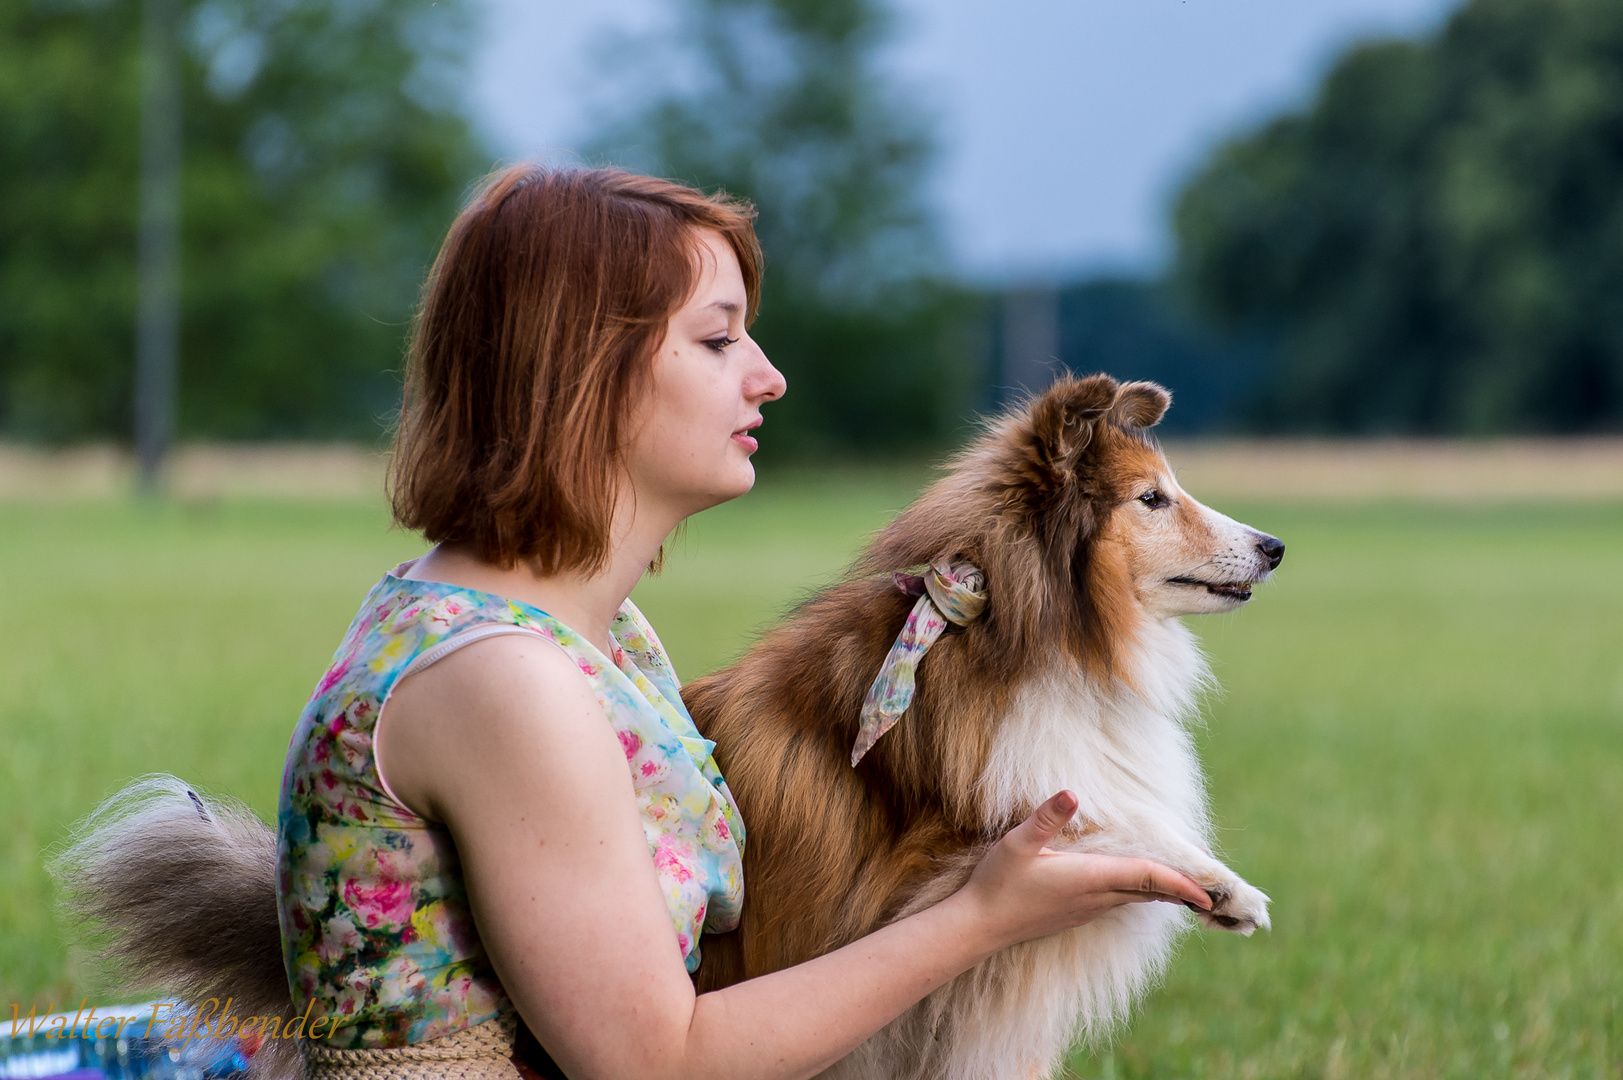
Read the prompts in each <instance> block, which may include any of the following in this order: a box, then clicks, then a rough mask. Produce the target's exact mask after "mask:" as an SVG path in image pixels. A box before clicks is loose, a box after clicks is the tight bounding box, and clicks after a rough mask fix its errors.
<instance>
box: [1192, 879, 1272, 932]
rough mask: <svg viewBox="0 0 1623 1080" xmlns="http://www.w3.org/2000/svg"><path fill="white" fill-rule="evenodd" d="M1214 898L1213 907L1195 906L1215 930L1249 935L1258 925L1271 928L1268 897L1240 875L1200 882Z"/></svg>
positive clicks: (1203, 918)
mask: <svg viewBox="0 0 1623 1080" xmlns="http://www.w3.org/2000/svg"><path fill="white" fill-rule="evenodd" d="M1198 884H1199V885H1200V887H1201V888H1203V889H1205V890H1206V895H1207V896H1210V897H1211V898H1212V909H1211V910H1210V911H1201V910H1199V909H1198V908H1197V909H1194V911H1195V914H1196V915H1199V916H1200V921H1201V922H1203V923H1205V924H1206V925H1207V926H1209V927H1211V928H1212V929H1214V930H1232V931H1234V932H1235V933H1237V934H1245V935H1247V936H1250V934H1251V932H1252V931H1253V930H1255V929H1257V927H1259V926H1260V927H1262V928H1263V929H1264V930H1266V929H1268V897H1267V896H1266V895H1264V894H1263V892H1262V890H1261V889H1258V888H1254V887H1253V886H1251V885H1248V884H1246V883H1245V882H1244V881H1241V880H1240V879H1239V878H1230V879H1228V880H1225V881H1216V882H1207V881H1200V882H1198Z"/></svg>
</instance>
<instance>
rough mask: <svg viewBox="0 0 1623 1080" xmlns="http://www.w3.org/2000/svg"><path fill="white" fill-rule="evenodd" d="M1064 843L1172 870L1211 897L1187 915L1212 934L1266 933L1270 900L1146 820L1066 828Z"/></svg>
mask: <svg viewBox="0 0 1623 1080" xmlns="http://www.w3.org/2000/svg"><path fill="white" fill-rule="evenodd" d="M1062 843H1063V847H1064V849H1065V850H1068V851H1084V852H1093V853H1096V854H1099V855H1124V856H1129V857H1132V858H1139V859H1153V860H1154V861H1156V862H1158V863H1162V864H1164V865H1166V866H1170V867H1171V868H1172V869H1174V870H1176V871H1178V872H1179V873H1180V874H1183V875H1184V876H1185V877H1187V878H1188V879H1189V880H1191V881H1193V882H1194V883H1195V884H1196V885H1199V886H1200V887H1201V888H1202V889H1205V890H1206V895H1207V896H1210V897H1211V898H1212V909H1211V910H1210V911H1201V910H1199V909H1198V908H1192V909H1191V910H1193V911H1194V912H1195V914H1196V915H1197V916H1199V917H1200V921H1201V922H1203V923H1205V924H1206V925H1207V926H1209V927H1212V928H1213V929H1217V930H1232V931H1234V932H1235V933H1239V934H1246V935H1249V934H1250V933H1251V932H1252V931H1254V930H1256V929H1257V928H1258V927H1259V926H1260V927H1261V928H1262V929H1264V930H1266V929H1268V926H1269V922H1268V897H1267V896H1266V895H1265V894H1264V893H1263V892H1262V890H1260V889H1258V888H1257V887H1256V886H1254V885H1251V884H1250V883H1249V882H1247V881H1246V880H1245V879H1244V878H1242V877H1240V875H1238V874H1236V873H1235V872H1234V871H1233V870H1230V869H1229V868H1228V867H1227V866H1225V865H1223V863H1221V862H1219V861H1218V860H1217V859H1214V858H1212V856H1211V854H1210V853H1209V852H1207V851H1206V850H1205V849H1203V848H1201V847H1199V846H1197V845H1196V844H1194V843H1193V842H1191V841H1189V840H1187V839H1185V838H1184V837H1182V836H1179V835H1178V834H1177V833H1176V832H1174V831H1173V830H1172V829H1169V828H1167V827H1166V826H1164V825H1159V824H1154V823H1149V822H1144V821H1125V822H1117V823H1113V824H1109V825H1093V824H1089V825H1085V826H1083V827H1081V828H1080V829H1076V831H1075V832H1074V833H1073V830H1072V829H1067V830H1066V835H1065V836H1064V837H1063V838H1062Z"/></svg>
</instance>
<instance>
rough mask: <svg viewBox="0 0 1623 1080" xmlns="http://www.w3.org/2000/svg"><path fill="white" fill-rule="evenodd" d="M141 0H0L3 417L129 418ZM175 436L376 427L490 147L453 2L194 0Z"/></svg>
mask: <svg viewBox="0 0 1623 1080" xmlns="http://www.w3.org/2000/svg"><path fill="white" fill-rule="evenodd" d="M139 21H140V5H139V4H138V3H137V2H135V0H7V2H6V3H3V4H0V433H3V434H5V435H8V436H12V437H25V438H39V439H50V440H62V439H72V438H82V437H88V436H98V437H104V436H109V435H116V436H124V435H127V433H128V428H129V417H130V408H131V403H130V394H131V382H132V378H133V369H134V362H133V352H134V305H135V279H134V275H135V216H136V175H137V155H138V150H137V137H138V130H137V126H138V113H139V109H138V103H139V82H140V59H139V39H140V34H139ZM184 26H185V35H186V40H185V43H184V44H185V50H184V55H185V61H184V71H183V79H184V82H183V85H184V91H183V98H184V106H183V121H182V122H183V130H184V161H183V167H182V199H183V211H182V225H181V245H182V247H181V251H182V254H181V277H182V282H181V293H182V299H181V304H182V313H181V348H180V353H181V356H180V388H181V389H180V414H179V428H180V432H181V433H182V435H192V436H207V437H224V438H234V437H252V438H264V437H284V436H313V435H319V436H360V437H375V436H376V435H377V434H378V432H379V430H380V428H379V420H380V419H383V418H386V417H387V414H388V413H389V412H390V411H391V408H392V404H391V403H392V401H393V400H394V397H395V394H396V392H397V383H396V380H395V377H394V375H393V374H392V372H393V370H394V369H396V368H398V366H399V362H400V356H401V347H402V338H403V334H404V329H405V325H406V322H407V320H408V318H409V315H410V311H411V306H412V304H413V302H414V300H415V297H416V292H417V289H418V287H419V285H420V283H421V280H422V277H423V275H424V273H425V271H426V269H427V265H428V262H429V260H431V259H432V257H433V252H434V249H435V247H436V245H437V243H438V241H439V238H440V236H441V234H442V233H443V231H444V228H445V226H446V225H447V224H448V223H449V220H450V217H451V215H452V214H453V213H454V211H455V208H456V202H457V200H458V198H459V197H460V196H461V194H462V192H463V190H464V187H465V185H466V183H467V182H468V180H469V179H470V177H471V176H472V175H474V173H475V172H476V170H477V167H478V165H479V164H480V162H479V160H478V159H477V158H476V157H475V146H474V142H473V139H472V137H471V135H470V129H469V125H468V122H467V121H466V119H465V118H464V116H463V113H462V106H461V95H460V88H459V87H458V86H457V85H456V80H457V76H458V73H459V70H460V67H461V59H462V57H463V56H464V55H465V52H466V46H467V34H466V31H467V25H466V17H465V7H464V4H463V3H462V0H389V2H387V3H385V2H383V0H276V2H272V3H268V2H265V0H189V2H188V3H187V5H186V15H185V21H184Z"/></svg>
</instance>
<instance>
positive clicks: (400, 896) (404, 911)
mask: <svg viewBox="0 0 1623 1080" xmlns="http://www.w3.org/2000/svg"><path fill="white" fill-rule="evenodd" d="M344 903H345V904H347V905H349V909H350V910H351V911H353V912H355V914H356V915H357V916H359V918H360V920H361V925H363V926H365V927H366V928H367V929H369V930H376V929H379V928H383V927H386V928H391V929H392V928H394V927H397V926H400V925H401V924H402V923H407V922H410V921H411V910H412V902H411V885H410V883H409V882H405V881H400V880H398V879H390V878H379V879H377V880H375V881H370V882H363V881H361V880H360V879H358V878H350V879H349V880H348V881H346V882H344Z"/></svg>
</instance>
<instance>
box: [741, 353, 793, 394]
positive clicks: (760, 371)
mask: <svg viewBox="0 0 1623 1080" xmlns="http://www.w3.org/2000/svg"><path fill="white" fill-rule="evenodd" d="M755 351H756V353H757V355H759V356H760V358H761V359H760V365H759V367H758V368H757V369H756V371H755V372H754V374H753V376H752V378H751V384H752V385H750V386H749V387H748V389H749V390H751V391H753V392H752V393H750V394H749V396H750V397H752V398H756V397H758V398H761V399H762V400H764V401H776V400H777V399H778V398H781V397H782V396H783V395H784V392H785V391H786V390H788V389H789V384H788V382H786V381H785V380H784V377H783V372H781V371H779V370H778V369H777V368H775V367H773V366H772V361H770V360H768V359H767V358H766V353H764V352H762V351H761V350H760V347H759V346H757V347H756V350H755Z"/></svg>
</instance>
